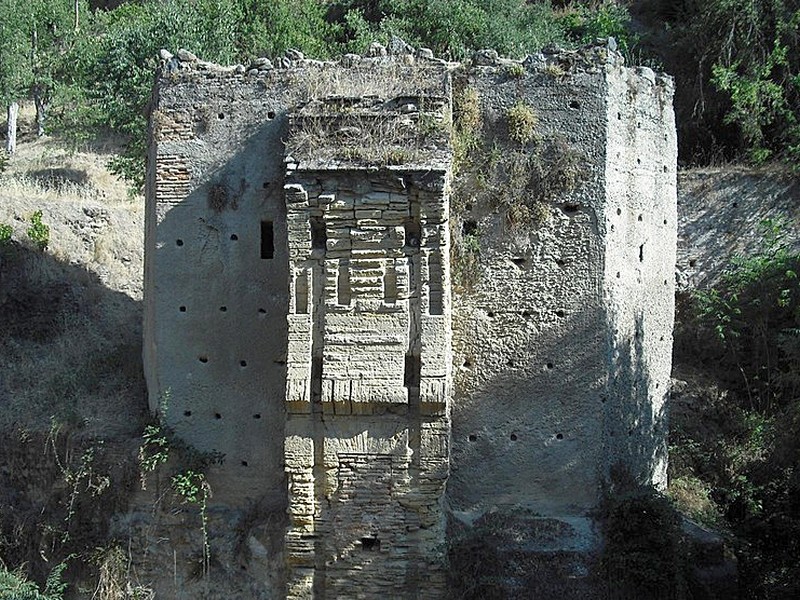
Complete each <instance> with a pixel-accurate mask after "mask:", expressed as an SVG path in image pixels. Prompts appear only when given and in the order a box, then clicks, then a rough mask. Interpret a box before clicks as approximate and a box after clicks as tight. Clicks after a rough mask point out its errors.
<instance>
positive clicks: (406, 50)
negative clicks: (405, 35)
mask: <svg viewBox="0 0 800 600" xmlns="http://www.w3.org/2000/svg"><path fill="white" fill-rule="evenodd" d="M386 51H387V52H388V53H389V54H395V55H397V54H414V47H413V46H412V45H411V44H408V43H406V41H405V40H403V39H401V38H399V37H397V36H396V35H393V36H392V39H390V40H389V44H388V45H387V46H386Z"/></svg>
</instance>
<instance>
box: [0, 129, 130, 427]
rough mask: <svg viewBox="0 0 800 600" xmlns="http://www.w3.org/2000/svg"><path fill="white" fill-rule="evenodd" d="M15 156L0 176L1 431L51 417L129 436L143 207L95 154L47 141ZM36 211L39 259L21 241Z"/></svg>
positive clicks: (26, 147)
mask: <svg viewBox="0 0 800 600" xmlns="http://www.w3.org/2000/svg"><path fill="white" fill-rule="evenodd" d="M18 148H19V151H18V153H17V154H15V155H14V156H13V157H12V159H11V164H10V166H9V168H8V169H7V170H6V172H5V173H4V174H3V175H2V176H0V223H3V224H7V225H9V226H10V227H11V229H12V231H13V236H12V239H13V243H12V244H11V245H7V246H6V247H5V248H4V249H2V250H3V254H2V256H0V279H2V281H3V285H2V287H0V400H2V403H3V405H4V407H6V409H5V410H4V411H3V414H2V417H1V418H0V425H13V424H17V425H23V424H24V425H25V426H26V427H30V428H31V429H42V428H46V427H48V426H49V422H50V417H51V416H53V415H55V416H57V417H58V418H59V419H60V420H62V421H65V422H73V423H75V424H80V425H81V426H88V428H89V429H90V430H92V431H95V432H97V433H99V434H103V433H107V431H106V430H114V429H117V428H119V429H130V427H131V426H135V424H136V423H137V421H138V414H139V413H140V412H141V410H142V405H143V382H142V375H141V359H140V354H141V341H140V340H141V305H140V302H139V300H140V299H141V296H142V266H143V229H144V225H143V212H144V211H143V205H142V204H143V203H142V202H141V199H132V198H130V197H129V195H128V191H127V188H126V186H125V185H124V184H123V183H122V182H120V181H119V180H118V179H117V178H116V177H114V176H113V175H111V174H110V173H109V172H108V171H107V170H106V168H105V163H106V161H107V156H105V155H98V154H93V153H91V152H72V151H70V150H68V149H65V148H64V147H63V145H61V144H59V143H58V142H57V141H56V140H52V139H46V138H45V139H35V140H33V141H31V142H27V143H26V142H23V143H20V144H19V146H18ZM36 211H41V212H42V221H43V223H44V224H45V225H47V226H48V227H49V228H50V239H49V244H48V247H47V249H46V250H45V251H39V250H36V249H35V248H34V247H33V246H31V244H30V243H29V240H28V236H27V233H26V231H27V228H28V227H29V226H30V222H31V217H32V215H33V214H34V212H36ZM134 415H137V416H134ZM132 417H133V418H132Z"/></svg>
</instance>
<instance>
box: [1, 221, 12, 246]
mask: <svg viewBox="0 0 800 600" xmlns="http://www.w3.org/2000/svg"><path fill="white" fill-rule="evenodd" d="M13 234H14V229H13V227H11V225H8V224H6V223H0V246H4V245H5V244H8V243H9V242H10V241H11V236H12V235H13Z"/></svg>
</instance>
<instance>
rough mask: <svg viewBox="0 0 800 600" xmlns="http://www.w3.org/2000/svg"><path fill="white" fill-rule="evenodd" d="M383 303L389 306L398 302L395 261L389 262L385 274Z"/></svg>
mask: <svg viewBox="0 0 800 600" xmlns="http://www.w3.org/2000/svg"><path fill="white" fill-rule="evenodd" d="M383 301H384V302H386V303H387V304H395V303H396V302H397V271H396V270H395V267H394V261H393V260H389V263H388V264H387V265H386V272H385V273H384V274H383Z"/></svg>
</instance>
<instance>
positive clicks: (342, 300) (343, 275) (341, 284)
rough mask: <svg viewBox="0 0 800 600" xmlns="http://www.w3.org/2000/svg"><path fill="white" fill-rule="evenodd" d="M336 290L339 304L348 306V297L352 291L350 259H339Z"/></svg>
mask: <svg viewBox="0 0 800 600" xmlns="http://www.w3.org/2000/svg"><path fill="white" fill-rule="evenodd" d="M336 283H337V286H336V287H337V292H338V294H337V295H338V300H339V304H340V305H342V306H350V297H351V295H352V292H351V290H350V261H349V260H340V261H339V276H338V278H337V282H336Z"/></svg>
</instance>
